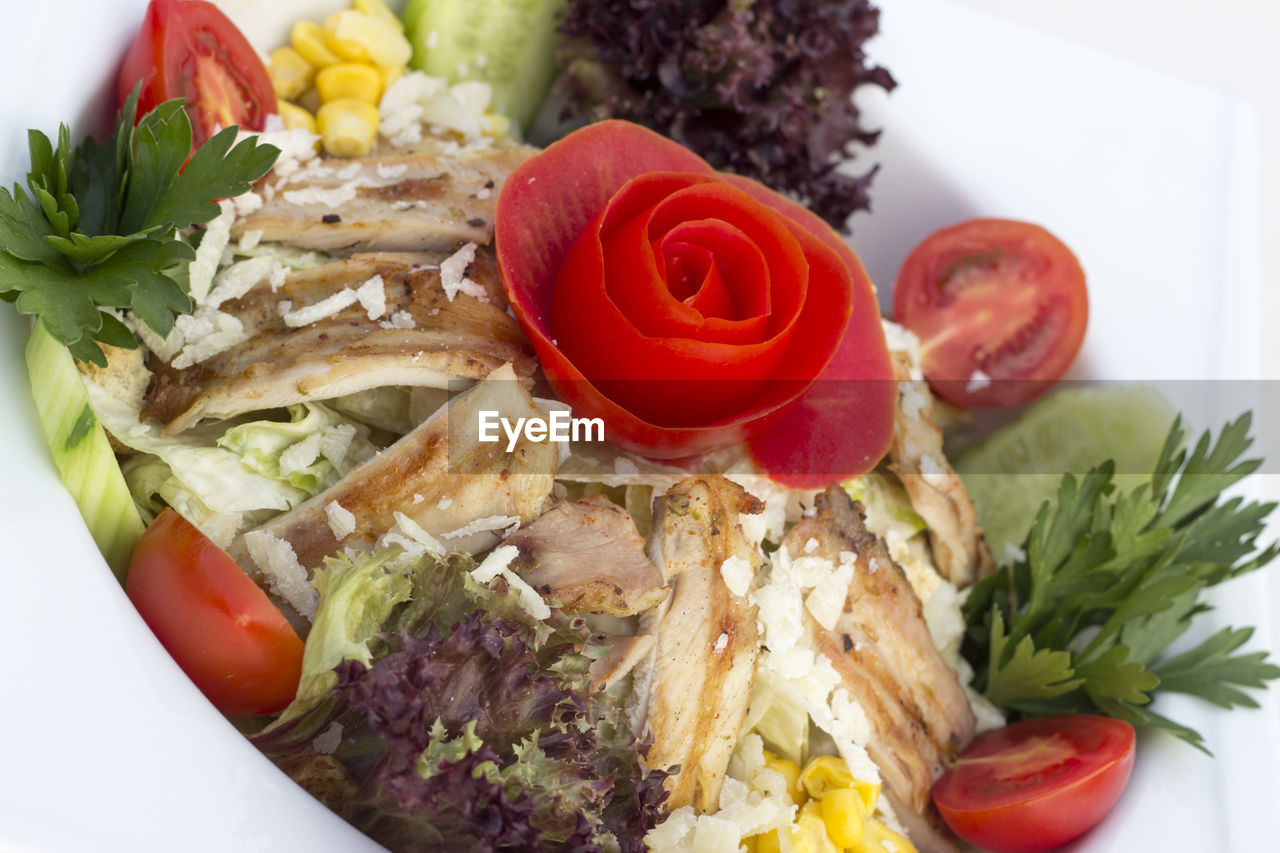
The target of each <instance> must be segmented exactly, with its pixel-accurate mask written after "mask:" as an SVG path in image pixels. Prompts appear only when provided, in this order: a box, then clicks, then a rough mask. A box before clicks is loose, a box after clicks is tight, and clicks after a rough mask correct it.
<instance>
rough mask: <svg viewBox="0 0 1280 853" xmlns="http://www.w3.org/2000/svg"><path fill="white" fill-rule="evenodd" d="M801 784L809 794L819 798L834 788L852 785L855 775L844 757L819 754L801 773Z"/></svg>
mask: <svg viewBox="0 0 1280 853" xmlns="http://www.w3.org/2000/svg"><path fill="white" fill-rule="evenodd" d="M800 785H801V787H803V788H804V789H805V791H806V792H807V793H808V794H809V796H811V797H813V798H815V799H818V798H820V797H822V795H823V794H825V793H826V792H827V791H830V790H832V789H833V788H849V787H852V785H853V776H852V774H850V773H849V765H847V764H845V763H844V759H843V758H839V757H837V756H834V755H819V756H818V757H817V758H814V759H811V760H810V761H809V763H808V764H806V765H805V766H804V770H803V771H801V773H800Z"/></svg>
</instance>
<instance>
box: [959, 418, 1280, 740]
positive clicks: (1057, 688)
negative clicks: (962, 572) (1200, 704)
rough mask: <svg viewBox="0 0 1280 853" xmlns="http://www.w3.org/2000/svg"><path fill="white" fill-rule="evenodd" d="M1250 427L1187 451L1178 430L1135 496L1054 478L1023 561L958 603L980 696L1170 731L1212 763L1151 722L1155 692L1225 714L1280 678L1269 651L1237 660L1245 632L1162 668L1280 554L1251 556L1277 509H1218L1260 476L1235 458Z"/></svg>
mask: <svg viewBox="0 0 1280 853" xmlns="http://www.w3.org/2000/svg"><path fill="white" fill-rule="evenodd" d="M1250 420H1251V419H1250V416H1249V415H1248V414H1245V415H1243V416H1242V417H1240V418H1239V419H1237V420H1236V421H1234V422H1232V423H1229V424H1227V425H1226V426H1225V427H1224V428H1223V430H1222V432H1221V433H1220V434H1219V436H1218V440H1217V442H1216V444H1215V443H1213V442H1212V441H1211V437H1210V435H1209V434H1208V433H1205V434H1204V435H1203V436H1202V437H1201V438H1200V440H1199V441H1198V442H1197V444H1196V446H1195V448H1194V449H1193V450H1191V451H1190V453H1188V451H1187V449H1186V447H1185V446H1184V440H1185V438H1186V431H1185V430H1184V429H1183V426H1182V422H1181V419H1179V420H1177V421H1175V422H1174V424H1173V427H1172V429H1171V430H1170V432H1169V436H1168V438H1167V439H1166V441H1165V444H1164V448H1163V450H1162V451H1161V454H1160V458H1159V462H1158V463H1157V466H1156V470H1155V474H1154V475H1153V477H1152V478H1151V480H1150V481H1149V482H1146V483H1143V484H1142V485H1140V486H1138V487H1137V488H1135V489H1133V490H1132V491H1129V492H1124V491H1120V490H1118V489H1117V488H1116V487H1115V486H1114V485H1113V483H1112V478H1113V476H1114V473H1115V464H1114V463H1113V462H1107V463H1106V464H1104V465H1101V466H1099V467H1097V468H1094V469H1093V470H1091V471H1089V472H1088V473H1087V474H1086V475H1085V476H1084V477H1083V478H1082V479H1080V480H1077V479H1076V478H1075V477H1074V476H1073V475H1071V474H1068V475H1066V476H1065V477H1063V479H1062V484H1061V486H1060V487H1059V489H1058V495H1057V500H1056V502H1050V501H1046V502H1045V503H1044V505H1042V506H1041V507H1040V512H1039V514H1038V515H1037V516H1036V521H1035V524H1034V525H1033V526H1032V529H1031V532H1030V534H1029V535H1028V537H1027V540H1026V542H1025V553H1026V556H1025V557H1024V558H1022V559H1020V560H1018V561H1017V562H1015V563H1013V564H1012V565H1007V566H1004V567H1002V568H1001V569H1000V570H999V571H998V572H996V573H995V574H994V575H991V576H989V577H987V578H985V579H983V580H982V581H980V582H979V583H978V584H976V585H975V586H974V588H973V589H972V591H971V592H970V595H969V598H968V601H967V603H966V614H967V619H968V633H967V635H966V641H965V642H966V646H965V653H966V657H968V659H969V660H970V661H972V662H974V664H975V669H976V670H977V680H976V682H975V685H976V686H977V687H978V688H979V689H981V690H982V691H983V692H984V693H985V694H986V696H987V697H988V698H989V699H991V700H992V701H993V702H995V703H996V704H997V705H1000V706H1002V707H1005V708H1008V709H1011V710H1014V711H1018V712H1022V713H1026V714H1051V713H1062V712H1087V713H1102V714H1107V715H1109V716H1112V717H1117V718H1119V719H1122V720H1126V721H1128V722H1130V723H1132V724H1134V725H1148V726H1155V727H1158V728H1164V729H1168V730H1169V731H1171V732H1173V733H1174V734H1175V735H1177V736H1178V737H1180V738H1182V739H1184V740H1186V741H1188V742H1189V743H1191V744H1193V745H1194V746H1196V747H1198V748H1200V749H1202V750H1205V751H1206V752H1207V751H1208V750H1207V749H1206V748H1205V745H1204V740H1203V738H1202V737H1201V736H1200V735H1199V733H1197V732H1196V731H1194V730H1193V729H1190V728H1188V727H1186V726H1183V725H1180V724H1178V723H1176V722H1174V721H1173V720H1170V719H1168V718H1167V717H1164V716H1161V715H1160V714H1157V713H1155V712H1154V711H1152V710H1151V707H1150V705H1151V700H1152V697H1153V696H1154V695H1155V694H1156V693H1157V692H1160V691H1166V692H1174V693H1186V694H1190V695H1192V696H1199V697H1201V698H1202V699H1205V700H1207V701H1209V702H1212V703H1214V704H1215V705H1218V706H1220V707H1223V708H1233V707H1237V706H1244V707H1257V702H1255V701H1254V700H1253V699H1252V698H1251V697H1250V696H1249V695H1248V694H1247V693H1245V692H1244V688H1262V687H1265V686H1266V682H1267V681H1269V680H1272V679H1276V678H1280V667H1277V666H1276V665H1275V664H1272V663H1269V662H1268V661H1267V659H1266V658H1267V655H1266V652H1255V653H1245V654H1234V653H1235V652H1236V650H1237V649H1239V648H1240V647H1241V646H1242V645H1244V644H1245V643H1246V642H1247V641H1248V640H1249V638H1250V637H1251V636H1252V634H1253V629H1252V628H1226V629H1223V630H1222V631H1220V632H1219V633H1217V634H1214V635H1213V636H1211V637H1209V638H1208V639H1206V640H1204V641H1203V642H1201V643H1200V644H1199V645H1197V646H1195V647H1194V648H1192V649H1190V650H1189V651H1186V652H1183V653H1181V654H1175V655H1172V656H1163V655H1164V653H1165V650H1166V649H1167V648H1168V647H1169V645H1170V644H1171V643H1173V641H1174V640H1176V639H1177V638H1178V637H1179V636H1181V635H1182V633H1183V632H1184V631H1186V630H1187V628H1188V626H1189V625H1190V623H1191V620H1192V618H1193V617H1194V616H1195V615H1196V614H1198V613H1201V612H1203V611H1205V610H1207V609H1208V606H1207V605H1205V604H1204V603H1203V602H1202V601H1201V600H1200V595H1201V593H1202V592H1203V591H1204V590H1205V589H1207V588H1208V587H1211V586H1214V585H1216V584H1219V583H1222V582H1223V581H1226V580H1230V579H1231V578H1235V577H1239V576H1240V575H1243V574H1245V573H1247V572H1250V571H1253V570H1254V569H1257V568H1259V567H1261V566H1263V565H1265V564H1266V563H1268V562H1270V561H1271V560H1272V559H1273V558H1275V557H1276V555H1277V554H1278V553H1280V544H1277V543H1272V544H1271V545H1269V546H1267V547H1266V548H1265V549H1262V550H1261V551H1259V550H1258V537H1259V536H1260V535H1261V533H1262V530H1263V527H1264V524H1265V522H1266V518H1267V515H1268V514H1269V513H1270V512H1271V510H1272V509H1274V508H1275V506H1276V505H1275V504H1274V503H1266V504H1259V503H1245V502H1244V500H1243V499H1242V498H1239V497H1233V498H1229V499H1225V500H1224V499H1223V497H1222V493H1223V491H1224V490H1226V489H1228V488H1229V487H1231V486H1232V485H1233V484H1235V483H1236V482H1238V481H1239V480H1240V479H1242V478H1243V477H1245V476H1247V475H1249V474H1250V473H1252V472H1253V471H1255V470H1257V468H1258V466H1259V465H1260V464H1261V461H1260V460H1256V459H1252V460H1244V461H1241V456H1243V455H1244V453H1245V452H1246V451H1247V450H1248V449H1249V446H1250V445H1251V444H1252V443H1253V440H1252V439H1251V438H1250V437H1249V434H1248V433H1249V426H1250Z"/></svg>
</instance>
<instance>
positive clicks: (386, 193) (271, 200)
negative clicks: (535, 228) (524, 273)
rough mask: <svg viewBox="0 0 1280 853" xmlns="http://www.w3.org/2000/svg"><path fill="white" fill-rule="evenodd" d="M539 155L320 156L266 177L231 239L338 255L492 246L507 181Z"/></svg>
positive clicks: (525, 150) (511, 151) (517, 150)
mask: <svg viewBox="0 0 1280 853" xmlns="http://www.w3.org/2000/svg"><path fill="white" fill-rule="evenodd" d="M536 150H537V149H535V148H529V147H527V146H515V147H509V148H487V149H482V150H478V151H473V152H469V153H464V154H461V155H455V156H449V157H444V156H440V155H436V154H431V153H427V152H414V153H387V154H378V155H374V156H370V157H362V158H360V159H357V160H347V159H337V158H328V157H321V158H318V159H316V160H314V161H312V162H310V163H308V164H307V165H306V166H304V167H303V168H302V169H300V170H298V171H297V172H294V173H293V174H291V175H288V176H284V177H281V176H278V175H276V174H275V173H274V172H273V173H272V174H270V175H268V176H267V178H266V179H265V180H264V182H263V183H262V185H261V186H260V188H259V192H260V194H261V195H262V196H263V198H264V199H265V202H264V204H263V205H262V206H261V207H260V208H258V210H256V211H255V212H253V213H251V214H249V215H247V216H244V217H242V218H241V219H239V220H238V221H237V222H236V223H235V225H234V226H233V227H232V230H231V233H232V236H233V237H237V238H238V237H240V236H242V235H243V234H245V233H246V232H251V231H261V232H262V237H261V239H263V240H265V241H274V242H279V243H287V244H289V245H291V246H301V247H303V248H306V249H318V250H321V251H325V252H330V253H332V254H347V253H350V252H366V251H390V252H416V251H424V250H430V251H437V252H450V251H453V250H454V249H456V248H457V247H458V246H460V245H462V244H463V243H468V242H471V243H477V244H480V245H484V244H488V243H491V242H492V241H493V211H494V203H495V201H496V200H497V197H498V190H499V189H501V187H502V182H503V181H504V180H506V177H507V175H509V174H510V173H511V170H512V169H514V168H515V167H516V166H518V165H520V164H521V163H522V162H524V160H525V159H526V158H527V157H529V155H531V154H533V153H534V152H535V151H536Z"/></svg>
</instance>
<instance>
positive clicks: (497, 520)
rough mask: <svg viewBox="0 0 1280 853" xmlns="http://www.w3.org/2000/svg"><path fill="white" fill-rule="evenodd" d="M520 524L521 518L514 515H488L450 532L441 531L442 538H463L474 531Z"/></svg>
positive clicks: (487, 530)
mask: <svg viewBox="0 0 1280 853" xmlns="http://www.w3.org/2000/svg"><path fill="white" fill-rule="evenodd" d="M519 526H520V519H519V518H517V517H516V516H514V515H486V516H485V517H484V518H477V519H476V520H475V521H470V522H467V523H466V524H464V525H462V526H461V527H459V528H458V529H456V530H450V531H449V532H448V533H441V534H440V538H441V539H461V538H462V537H464V536H470V535H472V534H473V533H488V532H491V531H495V530H512V532H514V530H513V528H515V527H519ZM506 535H508V536H509V535H510V533H508V534H506Z"/></svg>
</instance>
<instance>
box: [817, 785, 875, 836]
mask: <svg viewBox="0 0 1280 853" xmlns="http://www.w3.org/2000/svg"><path fill="white" fill-rule="evenodd" d="M820 808H821V810H822V822H823V823H824V824H826V827H827V835H829V836H831V840H832V841H833V842H834V843H835V845H836V846H837V847H852V846H853V845H854V844H857V843H858V842H859V841H861V840H862V836H863V834H864V833H865V832H866V822H865V820H864V819H863V810H862V800H861V799H859V797H858V795H857V793H856V792H855V791H854V790H853V789H852V788H835V789H833V790H830V791H828V792H827V793H826V794H825V795H824V796H823V798H822V801H821V806H820Z"/></svg>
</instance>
